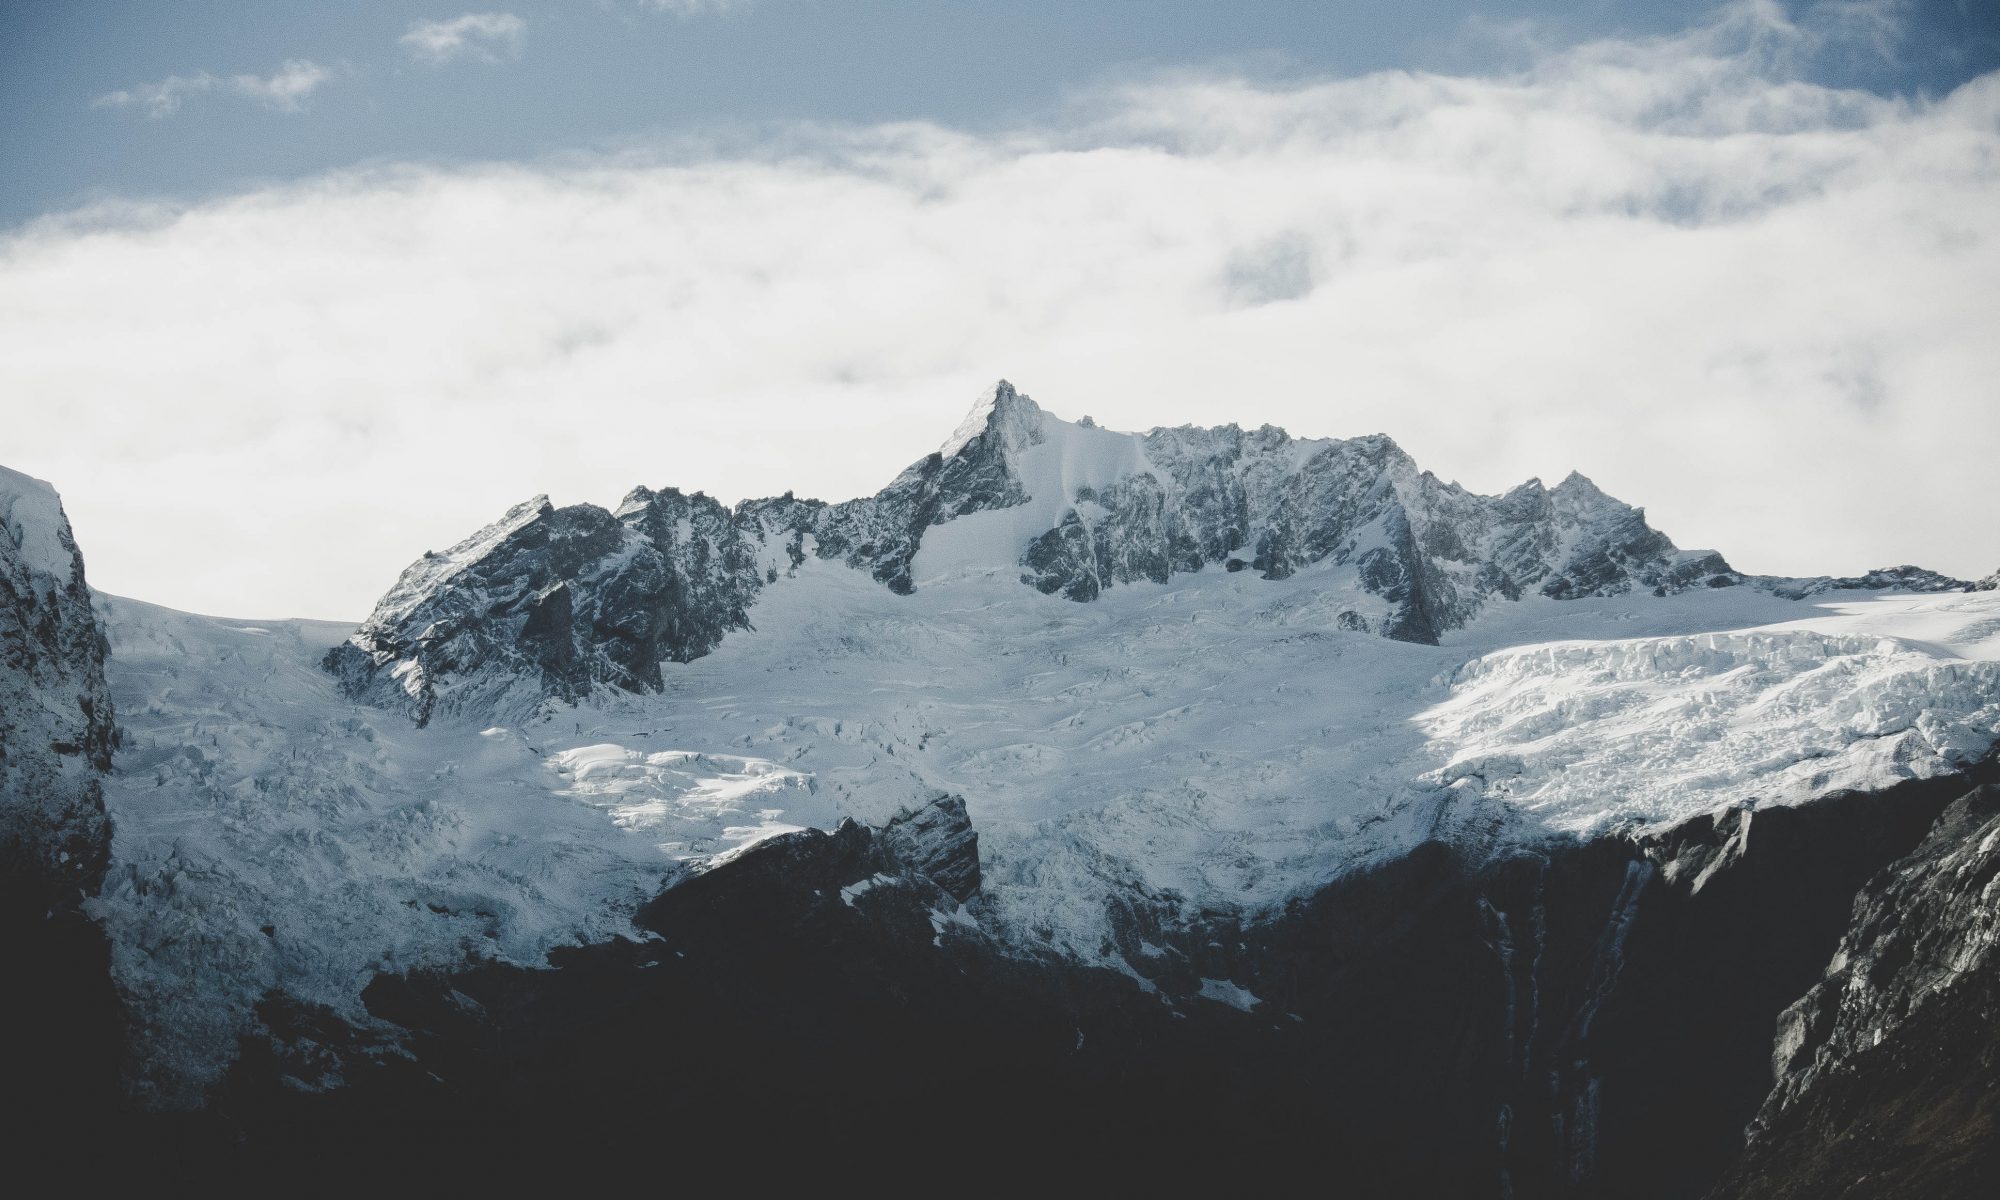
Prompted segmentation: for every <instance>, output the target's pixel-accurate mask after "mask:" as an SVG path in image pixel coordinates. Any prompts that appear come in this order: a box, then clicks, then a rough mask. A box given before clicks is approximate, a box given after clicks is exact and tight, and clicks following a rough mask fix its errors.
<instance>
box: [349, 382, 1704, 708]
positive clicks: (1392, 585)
mask: <svg viewBox="0 0 2000 1200" xmlns="http://www.w3.org/2000/svg"><path fill="white" fill-rule="evenodd" d="M1003 509H1012V510H1019V512H1021V513H1025V514H1027V517H1026V524H1025V525H1023V524H1022V523H1020V522H1016V523H1015V525H1014V526H1009V528H1010V529H1014V530H1015V532H1014V533H1010V534H1009V535H1008V536H1009V537H1013V536H1016V534H1018V536H1019V541H1017V542H1014V543H1012V544H1008V545H1004V546H1002V547H1001V548H1000V549H998V550H996V551H994V553H995V554H997V555H998V556H999V557H996V558H995V559H994V561H991V562H986V563H982V564H979V565H980V566H982V567H984V568H986V569H990V570H999V571H1007V570H1010V569H1011V570H1013V571H1015V572H1016V573H1018V574H1019V576H1020V579H1021V581H1022V582H1023V583H1025V584H1027V585H1028V586H1031V587H1034V588H1036V589H1038V590H1040V591H1042V592H1045V593H1048V594H1052V595H1060V596H1063V597H1065V598H1067V599H1070V600H1077V601H1088V600H1093V599H1096V598H1097V597H1098V596H1100V595H1101V594H1103V592H1104V591H1105V590H1106V589H1107V588H1112V587H1116V586H1119V585H1121V584H1131V583H1136V582H1140V581H1152V582H1156V583H1164V582H1166V581H1167V580H1168V579H1169V578H1171V577H1172V576H1174V575H1175V574H1179V573H1186V572H1193V571H1201V570H1209V569H1221V570H1227V571H1239V570H1254V571H1256V572H1257V573H1258V574H1260V575H1261V576H1263V577H1264V578H1267V579H1282V578H1285V577H1287V576H1290V575H1293V574H1295V573H1296V572H1298V571H1300V570H1302V569H1305V568H1307V567H1309V566H1314V565H1316V564H1324V565H1326V566H1328V567H1332V568H1341V567H1345V568H1347V571H1346V573H1344V574H1337V575H1330V576H1329V578H1328V586H1329V587H1330V588H1335V589H1346V590H1347V591H1349V592H1351V593H1352V594H1353V596H1354V603H1353V607H1352V608H1351V609H1350V610H1348V615H1347V616H1346V617H1345V618H1344V622H1345V627H1347V628H1351V629H1355V630H1360V631H1369V632H1374V633H1378V634H1382V635H1385V636H1388V637H1392V638H1400V639H1403V640H1406V641H1417V642H1435V641H1436V640H1437V639H1438V637H1439V636H1440V635H1442V634H1443V633H1445V632H1448V631H1449V630H1451V629H1454V628H1457V627H1458V626H1460V625H1463V624H1464V623H1465V622H1466V621H1468V620H1470V619H1471V617H1472V616H1473V615H1474V614H1475V613H1477V612H1478V611H1479V610H1480V608H1481V607H1482V606H1484V605H1485V604H1488V603H1491V602H1493V601H1495V600H1501V599H1507V600H1512V599H1519V598H1521V597H1523V596H1527V595H1544V596H1552V597H1557V598H1574V597H1579V596H1601V595H1609V594H1616V593H1620V592H1625V591H1629V590H1632V589H1645V590H1648V591H1653V592H1657V593H1665V592H1669V591H1676V590H1680V589H1682V588H1687V587H1694V586H1703V585H1707V586H1718V585H1721V584H1726V583H1735V582H1739V581H1740V578H1741V577H1739V576H1737V575H1735V574H1734V573H1733V572H1731V571H1730V569H1729V566H1728V564H1727V563H1725V562H1723V561H1722V559H1721V558H1720V557H1718V556H1716V555H1714V554H1712V553H1706V552H1700V553H1689V552H1683V551H1681V550H1678V549H1676V548H1675V547H1674V545H1673V543H1672V542H1671V541H1669V540H1668V539H1667V538H1666V537H1665V536H1664V535H1663V534H1661V533H1659V532H1658V531H1656V530H1654V529H1652V528H1651V527H1650V526H1649V525H1647V524H1646V520H1645V515H1644V513H1643V512H1642V511H1641V510H1639V509H1636V508H1632V507H1630V506H1628V505H1625V504H1622V503H1620V502H1618V501H1616V500H1614V499H1612V498H1611V497H1609V496H1606V495H1605V494H1604V493H1603V492H1601V491H1599V490H1598V489H1597V488H1596V487H1595V486H1594V485H1592V484H1591V483H1590V481H1589V480H1587V479H1584V478H1583V477H1582V476H1580V475H1572V476H1571V477H1570V478H1568V479H1566V480H1564V481H1563V482H1562V483H1561V484H1559V485H1557V486H1556V487H1554V488H1544V487H1543V486H1542V485H1541V483H1540V482H1538V481H1535V482H1530V483H1528V484H1524V485H1523V486H1522V487H1520V488H1516V489H1515V490H1514V491H1512V492H1510V493H1508V494H1507V495H1505V496H1499V497H1492V496H1479V495H1475V494H1473V493H1470V492H1467V491H1466V490H1464V489H1463V488H1460V487H1459V486H1458V485H1456V484H1448V483H1443V482H1441V481H1439V480H1438V479H1437V478H1436V477H1435V476H1433V475H1430V474H1429V473H1427V472H1422V471H1419V470H1418V469H1417V467H1416V465H1415V464H1414V463H1413V462H1412V461H1411V460H1410V458H1409V456H1408V455H1407V454H1405V453H1403V451H1402V450H1401V449H1400V448H1399V447H1397V446H1396V444H1395V443H1394V442H1392V441H1390V440H1389V439H1388V438H1386V437H1380V436H1373V437H1362V438H1354V439H1351V440H1347V441H1339V440H1319V441H1305V440H1300V439H1295V438H1293V437H1291V436H1290V435H1288V434H1286V433H1285V432H1284V431H1283V430H1281V429H1277V428H1274V427H1272V426H1268V425H1267V426H1263V427H1261V428H1259V429H1256V430H1250V431H1245V430H1243V429H1239V428H1237V427H1236V426H1234V425H1230V426H1224V427H1221V428H1218V429H1195V428H1193V427H1182V428H1178V429H1155V430H1153V431H1152V432H1150V433H1147V434H1143V435H1141V434H1116V433H1108V432H1106V431H1103V430H1100V429H1098V428H1096V427H1095V426H1094V425H1086V424H1071V423H1069V422H1066V421H1061V420H1058V419H1056V418H1055V417H1053V416H1051V415H1049V414H1048V413H1046V412H1044V411H1042V410H1041V409H1040V408H1039V407H1037V406H1036V405H1035V404H1034V402H1033V401H1032V400H1030V399H1029V398H1028V397H1026V396H1024V395H1022V394H1021V393H1019V392H1017V391H1016V390H1015V389H1014V388H1013V387H1012V386H1011V385H1010V384H1008V383H1007V382H1005V381H1004V380H1003V381H1001V382H1000V383H999V384H997V385H996V386H995V387H994V388H993V390H992V391H991V392H990V393H988V394H987V396H986V397H985V398H984V399H982V401H981V402H980V403H979V405H977V406H976V407H975V408H974V409H973V411H972V413H971V415H970V416H968V418H967V419H966V421H965V423H964V424H963V425H961V426H960V428H959V429H958V431H957V432H956V433H955V434H953V436H952V437H951V438H950V439H948V440H947V441H946V442H945V443H944V445H943V446H942V447H940V448H939V449H938V451H937V452H935V453H933V454H930V455H928V456H926V457H925V458H923V459H922V460H920V461H918V462H917V463H915V464H913V465H912V466H911V467H909V469H907V470H905V471H904V472H903V473H902V474H901V475H899V476H897V477H896V479H895V480H894V481H892V482H891V483H890V484H889V486H887V487H886V488H884V489H883V490H882V491H880V492H878V493H876V494H875V495H873V496H869V497H865V498H862V499H858V500H852V501H848V502H845V503H841V504H824V503H821V502H819V501H815V500H800V499H797V498H795V497H793V496H792V495H790V494H789V493H788V494H786V495H784V496H779V497H774V498H770V499H764V500H751V501H745V502H743V503H741V504H739V505H737V506H736V507H735V508H733V509H731V508H725V507H724V506H723V505H722V504H720V503H719V502H717V501H715V500H714V499H712V498H710V497H708V496H705V495H702V494H700V493H695V494H694V495H692V496H689V495H684V494H682V493H681V492H679V491H676V490H674V489H671V488H668V489H664V490H661V491H657V492H656V491H653V490H651V489H648V488H639V489H636V490H634V491H633V492H632V493H631V494H630V495H628V496H627V497H626V498H625V501H624V502H623V503H622V504H621V505H620V506H619V507H618V509H617V510H616V511H614V512H607V511H605V510H604V509H601V508H598V507H596V506H593V505H588V504H581V505H573V506H570V507H566V508H556V507H554V506H552V505H551V504H550V503H549V502H548V500H547V498H546V497H536V498H534V499H533V500H530V501H528V502H526V503H525V504H521V505H518V506H516V507H515V508H514V509H512V510H510V511H509V512H508V513H507V514H506V515H505V516H504V517H502V518H501V519H500V520H499V521H498V522H496V523H494V524H493V525H491V526H489V527H487V528H486V529H483V530H481V531H480V532H478V533H477V534H475V535H473V536H472V537H471V538H468V539H467V540H465V541H464V542H462V543H460V544H459V545H457V546H454V547H452V548H451V549H450V550H449V551H446V552H445V553H443V554H426V555H425V557H424V558H423V559H421V560H419V561H418V562H416V563H415V564H413V565H411V567H410V568H409V569H408V570H407V571H405V572H404V573H403V576H402V578H401V579H400V580H398V582H397V584H396V586H395V587H394V588H392V589H391V590H390V591H389V593H388V594H387V595H385V596H384V597H383V598H382V601H381V603H380V604H378V605H377V606H376V609H375V612H374V613H373V614H371V615H370V616H369V618H368V620H367V621H366V622H364V623H363V624H362V626H361V627H360V629H358V630H357V631H356V632H355V634H354V635H353V637H352V638H350V639H349V641H348V642H347V643H345V644H343V645H342V646H340V647H337V648H336V649H335V650H333V651H332V652H331V653H330V654H328V656H327V659H326V666H327V668H328V669H329V670H330V671H332V672H334V674H335V675H336V676H338V678H339V679H340V681H341V685H342V686H343V688H344V689H345V690H346V691H347V692H348V694H350V695H352V696H354V697H355V698H357V699H361V700H365V701H368V702H370V703H374V704H378V705H382V706H385V707H390V708H397V709H401V710H404V711H406V712H408V713H409V714H410V715H411V716H413V717H414V718H415V719H416V720H417V721H419V722H420V723H421V722H425V721H429V720H430V719H432V718H433V717H434V716H440V715H449V714H457V713H464V714H468V715H471V716H474V717H476V718H479V719H486V718H491V717H500V716H519V715H521V714H522V712H523V711H524V710H527V709H530V708H532V707H533V706H535V705H537V704H539V703H541V702H543V701H546V700H555V701H562V702H574V701H577V700H580V699H582V698H584V697H586V696H587V695H589V694H590V692H591V691H592V690H593V689H596V688H600V687H603V688H612V689H620V690H624V691H633V692H646V691H653V690H657V689H658V688H660V687H661V685H662V675H661V671H662V670H663V669H664V668H665V666H666V665H667V664H670V663H674V662H686V661H688V660H690V659H692V658H697V657H700V656H701V655H704V654H707V653H708V652H710V651H711V650H713V649H714V648H715V646H716V645H717V644H718V643H719V642H720V641H721V639H722V638H723V637H724V636H726V635H727V634H729V633H731V632H733V631H736V630H741V629H747V628H749V626H750V620H751V617H750V613H751V609H752V606H753V604H754V603H755V601H756V599H757V596H758V594H759V593H760V591H761V590H762V589H763V588H764V587H767V586H773V585H776V584H778V583H779V582H780V580H781V579H783V578H786V577H789V576H792V575H794V574H796V572H797V570H798V568H799V567H800V565H802V564H803V563H804V562H805V561H806V560H807V558H808V557H809V556H811V557H818V558H822V559H828V560H833V561H838V562H843V563H845V564H846V565H847V566H849V567H852V568H854V569H856V570H860V571H865V572H867V573H868V574H869V576H870V577H872V578H873V579H875V580H876V581H878V582H880V583H881V584H883V585H884V586H885V587H887V588H888V589H889V590H890V591H892V592H896V593H899V594H907V593H909V592H911V591H914V590H915V588H916V587H917V570H918V561H919V554H920V552H921V551H922V549H923V546H924V543H925V539H926V537H927V535H928V534H929V532H930V531H931V530H933V529H936V528H937V527H939V526H942V525H945V524H948V523H950V522H954V521H958V520H961V519H964V518H967V517H971V516H974V515H976V514H981V513H987V512H992V511H995V510H1003Z"/></svg>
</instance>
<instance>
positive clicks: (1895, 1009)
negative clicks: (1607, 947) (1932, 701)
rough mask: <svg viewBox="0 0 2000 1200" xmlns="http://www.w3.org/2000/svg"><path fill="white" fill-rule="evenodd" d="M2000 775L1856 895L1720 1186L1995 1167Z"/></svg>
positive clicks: (1794, 1192)
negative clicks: (1744, 1140)
mask: <svg viewBox="0 0 2000 1200" xmlns="http://www.w3.org/2000/svg"><path fill="white" fill-rule="evenodd" d="M1996 1017H2000V786H1994V785H1993V784H1990V783H1989V784H1987V785H1986V786H1983V787H1979V788H1976V789H1974V790H1972V791H1969V792H1967V793H1966V794H1965V795H1963V796H1961V797H1959V798H1958V799H1957V800H1955V801H1953V802H1952V803H1951V805H1950V806H1949V807H1948V808H1946V809H1945V810H1944V814H1943V815H1942V816H1941V817H1940V818H1939V819H1938V821H1937V823H1936V824H1935V825H1934V826H1933V827H1932V828H1931V830H1930V832H1929V833H1928V834H1927V835H1926V836H1925V838H1924V840H1923V842H1922V844H1920V845H1919V846H1918V847H1917V848H1916V849H1915V850H1914V851H1913V852H1912V853H1911V854H1909V855H1908V856H1907V857H1905V858H1903V859H1901V860H1900V861H1898V862H1896V863H1894V864H1893V865H1891V866H1890V867H1888V868H1887V869H1885V870H1884V871H1882V872H1881V873H1880V874H1879V875H1877V876H1876V877H1875V878H1874V879H1873V880H1872V881H1871V882H1870V883H1869V885H1868V886H1867V887H1866V888H1865V889H1864V890H1863V891H1862V892H1861V894H1860V895H1859V896H1858V897H1857V898H1856V900H1855V903H1854V907H1853V917H1852V921H1851V923H1850V924H1849V926H1848V929H1847V932H1846V933H1845V934H1844V935H1843V936H1842V938H1841V942H1840V947H1839V949H1838V950H1837V951H1836V952H1835V953H1834V954H1833V956H1832V961H1831V963H1830V965H1829V966H1828V967H1827V970H1826V974H1825V977H1824V978H1823V979H1821V980H1820V981H1819V982H1818V983H1816V984H1815V985H1814V986H1813V987H1812V989H1811V990H1810V991H1808V992H1806V994H1805V995H1804V996H1803V997H1801V998H1800V999H1799V1000H1798V1001H1797V1002H1796V1003H1794V1004H1792V1005H1791V1006H1790V1007H1788V1008H1787V1009H1786V1010H1785V1012H1784V1013H1783V1015H1782V1016H1781V1017H1780V1018H1779V1021H1778V1026H1777V1030H1778V1032H1777V1043H1776V1047H1775V1050H1774V1053H1773V1061H1772V1067H1773V1070H1774V1072H1775V1074H1776V1077H1777V1083H1776V1086H1775V1087H1773V1088H1772V1090H1771V1093H1770V1095H1769V1097H1768V1098H1767V1099H1766V1100H1765V1102H1764V1105H1763V1107H1762V1109H1761V1110H1760V1111H1759V1112H1758V1114H1757V1118H1756V1121H1755V1122H1754V1123H1753V1124H1752V1126H1751V1127H1750V1138H1749V1145H1748V1147H1747V1149H1746V1150H1745V1152H1744V1154H1743V1156H1742V1158H1741V1160H1740V1161H1739V1162H1738V1163H1737V1164H1736V1165H1735V1166H1734V1168H1733V1169H1732V1171H1731V1172H1730V1174H1729V1176H1728V1178H1727V1179H1726V1180H1725V1182H1724V1184H1723V1186H1722V1187H1721V1188H1720V1189H1719V1190H1718V1191H1717V1193H1716V1194H1717V1195H1718V1196H1784V1197H1791V1196H1797V1197H1805V1196H1817V1195H1827V1194H1832V1193H1835V1192H1838V1193H1839V1194H1841V1195H1846V1196H1855V1197H1863V1196H1881V1197H1893V1196H1917V1195H1921V1196H1967V1197H1971V1196H1984V1195H1990V1194H1991V1193H1992V1189H1993V1186H1994V1184H1995V1182H1996V1180H2000V1108H1996V1105H1995V1103H1994V1088H1995V1087H1996V1085H1997V1084H2000V1026H1996V1023H1995V1018H1996Z"/></svg>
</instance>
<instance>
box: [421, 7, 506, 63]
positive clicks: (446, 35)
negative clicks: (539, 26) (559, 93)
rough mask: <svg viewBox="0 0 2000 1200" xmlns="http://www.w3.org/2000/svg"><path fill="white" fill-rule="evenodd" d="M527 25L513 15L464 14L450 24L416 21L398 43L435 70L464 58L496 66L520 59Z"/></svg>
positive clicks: (445, 22) (491, 13)
mask: <svg viewBox="0 0 2000 1200" xmlns="http://www.w3.org/2000/svg"><path fill="white" fill-rule="evenodd" d="M527 36H528V24H527V22H525V21H523V20H522V19H521V18H519V17H517V16H515V15H514V14H513V13H495V12H482V13H465V14H463V15H462V16H457V17H453V18H451V19H450V20H448V21H413V22H411V24H410V27H409V29H408V30H406V31H405V32H404V34H403V36H402V37H400V38H398V39H397V42H398V44H400V45H401V46H402V47H403V49H404V50H405V51H407V52H408V53H409V54H410V55H411V57H413V58H416V59H417V60H419V61H421V62H426V63H429V64H431V65H432V66H443V65H444V64H446V63H448V62H453V61H456V60H458V59H462V58H470V59H475V60H477V61H479V62H487V63H497V62H504V61H506V60H507V59H510V58H519V57H521V50H522V47H523V46H524V45H525V43H526V42H527Z"/></svg>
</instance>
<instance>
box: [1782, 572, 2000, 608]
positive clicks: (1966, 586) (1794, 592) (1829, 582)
mask: <svg viewBox="0 0 2000 1200" xmlns="http://www.w3.org/2000/svg"><path fill="white" fill-rule="evenodd" d="M1759 582H1762V583H1764V584H1765V585H1766V586H1768V587H1769V588H1770V589H1771V591H1772V592H1773V593H1775V594H1777V595H1780V596H1783V597H1785V598H1786V599H1790V600H1804V599H1806V598H1807V597H1810V596H1818V595H1822V594H1824V593H1826V592H1850V591H1868V592H1881V591H1889V590H1892V589H1893V590H1895V591H1899V592H1990V591H1993V590H1994V589H1995V588H2000V572H1995V573H1994V574H1992V575H1989V576H1987V577H1986V578H1985V579H1982V580H1979V581H1977V582H1968V581H1966V580H1963V579H1953V578H1952V577H1951V576H1949V575H1940V574H1938V573H1937V572H1936V571H1932V570H1928V569H1926V568H1924V567H1913V566H1908V565H1905V566H1900V567H1881V568H1878V569H1876V570H1873V571H1870V572H1868V573H1867V574H1866V575H1854V576H1848V577H1846V578H1842V579H1834V578H1830V577H1827V576H1820V577H1818V578H1813V579H1767V580H1760V581H1759Z"/></svg>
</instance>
